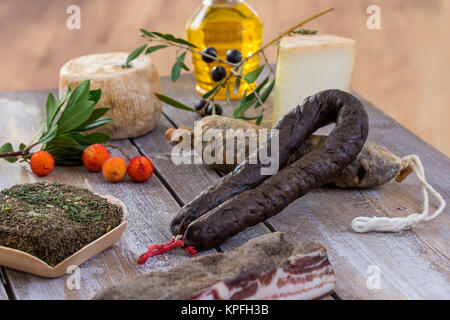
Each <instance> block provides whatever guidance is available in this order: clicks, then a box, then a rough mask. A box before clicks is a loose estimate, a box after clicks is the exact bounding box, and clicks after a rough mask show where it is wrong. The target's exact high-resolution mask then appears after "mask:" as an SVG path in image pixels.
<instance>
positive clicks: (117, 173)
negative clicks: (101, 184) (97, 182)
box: [82, 144, 154, 182]
mask: <svg viewBox="0 0 450 320" xmlns="http://www.w3.org/2000/svg"><path fill="white" fill-rule="evenodd" d="M82 160H83V164H84V166H85V167H86V168H87V169H88V170H89V171H93V172H100V171H102V173H103V176H104V177H105V178H106V179H107V180H109V181H111V182H119V181H121V180H123V178H125V176H126V175H127V173H128V175H129V176H130V178H131V179H133V180H134V181H136V182H144V181H147V180H148V179H150V177H151V176H152V175H153V171H154V169H153V163H152V161H151V160H150V159H149V158H147V157H144V156H137V157H134V158H133V159H131V160H130V163H129V164H128V167H127V163H126V161H125V160H124V159H123V158H121V157H111V155H110V153H109V151H108V149H106V147H105V146H103V145H101V144H93V145H91V146H89V147H87V148H86V150H84V152H83V157H82Z"/></svg>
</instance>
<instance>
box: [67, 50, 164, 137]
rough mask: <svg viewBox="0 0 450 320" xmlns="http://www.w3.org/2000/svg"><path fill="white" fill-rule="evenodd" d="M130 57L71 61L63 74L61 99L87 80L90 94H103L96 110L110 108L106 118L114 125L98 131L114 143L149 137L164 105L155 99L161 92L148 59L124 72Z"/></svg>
mask: <svg viewBox="0 0 450 320" xmlns="http://www.w3.org/2000/svg"><path fill="white" fill-rule="evenodd" d="M127 56H128V54H127V53H125V52H114V53H103V54H90V55H86V56H82V57H79V58H75V59H73V60H70V61H68V62H67V63H66V64H65V65H64V66H63V67H62V68H61V70H60V81H59V95H60V97H62V96H63V95H64V92H65V90H66V88H67V86H70V87H71V88H72V89H74V88H75V87H76V86H77V85H79V84H80V83H81V82H83V81H84V80H91V90H93V89H98V88H100V89H101V90H102V95H101V99H100V101H99V102H98V103H97V105H96V107H108V108H111V110H109V111H108V113H107V114H106V116H107V117H110V118H112V119H113V120H114V121H113V122H112V123H110V124H108V125H106V126H103V127H100V128H99V129H98V131H102V132H105V133H107V134H109V135H110V136H111V139H125V138H134V137H137V136H140V135H143V134H146V133H148V132H150V131H151V130H153V129H155V128H156V126H157V125H158V122H159V118H160V116H161V109H162V103H161V101H160V100H158V99H157V98H156V97H155V92H161V84H160V79H159V74H158V71H157V70H156V68H155V66H154V65H153V64H152V62H151V59H150V57H149V56H145V55H142V56H140V57H138V58H137V59H135V60H134V61H133V62H131V65H132V67H131V68H123V67H122V65H123V64H124V63H125V61H126V59H127Z"/></svg>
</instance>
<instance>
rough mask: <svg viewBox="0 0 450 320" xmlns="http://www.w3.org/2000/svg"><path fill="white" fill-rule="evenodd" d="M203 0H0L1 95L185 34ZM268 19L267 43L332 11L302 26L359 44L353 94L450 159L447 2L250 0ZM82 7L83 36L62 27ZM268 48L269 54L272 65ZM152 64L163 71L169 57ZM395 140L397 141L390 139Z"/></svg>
mask: <svg viewBox="0 0 450 320" xmlns="http://www.w3.org/2000/svg"><path fill="white" fill-rule="evenodd" d="M200 3H201V0H126V1H125V0H78V1H77V0H71V1H66V0H1V1H0V46H1V49H0V70H1V71H0V75H1V76H0V90H29V89H38V88H52V87H57V85H58V72H59V68H60V67H61V66H62V65H63V64H64V63H65V62H66V61H67V60H69V59H71V58H73V57H76V56H80V55H83V54H88V53H94V52H107V51H130V50H132V49H134V48H136V47H137V46H138V45H140V44H142V39H141V38H140V37H139V31H138V30H139V28H141V27H145V28H147V29H150V30H154V31H162V32H168V33H173V34H175V35H178V36H183V35H184V23H185V21H186V19H187V18H188V17H189V16H190V15H191V14H192V12H193V11H194V9H195V8H196V7H197V6H198V5H200ZM248 3H250V4H251V5H252V6H253V7H254V8H255V9H256V10H257V11H258V12H259V13H260V15H261V16H262V18H263V20H264V23H265V34H264V36H265V40H269V39H270V38H272V37H273V36H275V35H276V34H277V33H279V32H281V31H282V30H284V29H286V28H288V27H290V26H291V25H293V24H295V23H296V22H298V21H300V20H302V19H303V18H305V17H308V16H310V15H312V14H313V13H316V12H317V11H320V10H322V9H325V8H327V7H329V6H335V7H336V10H335V11H334V12H333V13H331V14H328V15H327V16H324V17H322V18H320V19H318V20H316V21H314V22H312V23H311V24H309V25H308V26H307V27H309V28H314V29H318V30H319V31H320V32H321V33H333V34H337V35H342V36H346V37H351V38H354V39H356V40H357V41H358V46H357V63H356V69H355V73H354V77H353V88H354V89H355V90H356V91H358V92H359V93H361V94H362V95H363V96H364V97H366V98H367V99H369V100H371V101H372V102H374V103H375V104H376V105H377V106H379V107H380V108H381V109H383V110H384V111H385V112H386V113H388V114H389V115H391V116H392V117H393V118H395V119H396V120H397V121H399V122H400V123H402V124H403V125H404V126H405V127H407V128H409V129H410V130H412V131H413V132H415V133H416V134H417V135H419V136H420V137H422V138H423V139H425V140H426V141H428V142H429V143H431V144H433V145H434V146H435V147H437V148H438V149H439V150H441V151H442V152H444V153H446V154H447V155H450V142H449V137H450V126H449V123H448V122H449V120H450V88H449V87H450V61H449V58H450V37H449V31H450V1H449V0H371V1H366V0H339V1H338V0H334V1H332V0H277V1H275V0H249V1H248ZM70 4H77V5H79V6H80V8H81V30H68V29H67V28H66V19H67V18H68V16H69V15H68V14H67V13H66V9H67V7H68V6H69V5H70ZM371 4H377V5H379V6H380V7H381V19H382V22H381V23H382V25H381V27H382V28H381V30H373V31H371V30H368V29H367V28H366V20H367V18H368V15H367V13H366V9H367V7H368V6H369V5H371ZM275 55H276V52H275V50H274V49H272V50H271V51H270V52H269V57H270V58H271V60H272V61H274V60H275ZM153 59H154V61H155V63H156V65H157V68H158V70H159V72H160V73H161V74H162V75H167V74H169V72H170V68H171V65H172V63H173V61H174V58H173V57H172V55H168V54H167V52H166V51H165V52H157V53H155V54H154V55H153ZM392 138H393V139H395V137H392Z"/></svg>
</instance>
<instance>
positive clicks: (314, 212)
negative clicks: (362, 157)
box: [164, 76, 450, 298]
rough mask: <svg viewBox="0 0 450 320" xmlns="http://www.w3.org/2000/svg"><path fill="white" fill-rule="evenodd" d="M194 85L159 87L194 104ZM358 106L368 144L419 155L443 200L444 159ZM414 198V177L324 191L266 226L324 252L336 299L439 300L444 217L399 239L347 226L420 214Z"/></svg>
mask: <svg viewBox="0 0 450 320" xmlns="http://www.w3.org/2000/svg"><path fill="white" fill-rule="evenodd" d="M193 86H194V84H193V82H192V80H189V76H185V77H184V78H182V79H180V80H179V82H178V83H176V84H175V85H172V84H170V83H165V85H164V88H165V92H166V93H167V94H169V95H171V96H174V97H175V98H179V99H182V100H183V101H184V102H185V103H187V104H188V105H193V103H194V102H195V100H197V99H198V97H197V96H196V95H195V93H194V91H193ZM169 88H174V89H173V90H172V89H169ZM365 103H366V105H367V110H368V112H369V116H370V119H371V130H370V131H371V133H370V140H372V141H374V142H377V143H379V144H381V145H383V146H386V147H388V148H389V149H390V150H391V151H392V152H394V153H397V154H399V155H405V154H408V153H416V154H418V155H419V156H420V157H421V158H422V159H423V161H424V163H425V168H426V170H427V172H428V177H429V181H430V182H431V183H432V184H433V185H435V186H436V187H437V188H438V189H439V191H441V192H442V194H443V196H444V197H445V198H448V193H449V190H450V188H449V187H448V181H449V179H448V174H449V170H448V168H449V167H450V163H449V160H448V158H447V157H445V156H444V155H442V154H441V153H439V152H438V151H436V150H435V149H434V148H432V147H431V146H429V145H428V144H426V143H425V142H423V141H422V140H420V139H419V138H417V137H415V136H414V135H413V134H411V133H410V132H409V131H407V130H406V129H404V128H402V127H401V126H400V125H398V124H397V123H396V122H395V121H393V120H392V119H390V118H389V117H387V116H386V115H384V114H383V113H382V112H381V111H379V110H378V109H376V108H375V107H373V106H372V105H371V104H369V103H368V102H367V101H366V102H365ZM165 112H166V114H168V116H169V117H170V118H171V119H175V120H174V122H175V123H176V124H177V125H186V126H190V125H191V124H192V122H193V119H194V118H195V117H196V115H195V114H190V113H187V112H185V113H181V112H179V111H178V110H176V109H168V108H165ZM225 114H229V110H226V112H225ZM393 141H398V142H393ZM441 179H442V181H441ZM443 181H444V183H443ZM421 201H422V199H421V192H420V185H419V183H418V182H417V181H415V180H414V178H413V177H410V178H408V179H407V180H406V181H405V182H404V183H402V184H397V183H395V182H391V183H389V184H387V185H385V186H382V187H379V188H376V189H372V190H339V189H331V188H323V189H319V190H316V191H313V192H311V193H310V194H308V195H306V196H305V197H303V198H302V199H299V200H297V201H296V202H294V203H293V204H291V206H289V207H288V208H287V209H286V210H285V211H284V212H283V213H281V214H279V215H278V216H276V217H274V218H272V219H270V220H269V221H268V223H269V224H270V225H271V226H272V227H273V228H274V229H276V230H279V231H284V232H285V233H286V234H287V236H288V237H289V238H290V239H291V240H292V241H301V240H314V241H319V242H321V243H322V244H324V245H325V246H326V247H327V248H328V252H329V255H330V260H331V262H332V263H333V265H334V266H335V269H336V273H337V276H338V290H337V294H338V295H339V296H340V297H343V298H439V297H441V298H442V297H444V298H445V297H448V296H449V294H450V285H449V277H448V267H449V263H448V254H447V252H448V237H449V236H448V234H447V233H446V230H447V228H446V226H447V225H448V218H447V217H446V216H445V212H444V213H443V215H442V216H441V217H439V218H438V219H436V220H435V221H433V222H431V223H430V224H428V225H426V226H418V227H416V228H415V229H414V230H413V231H408V232H403V233H399V234H380V233H377V234H375V233H374V234H364V235H360V234H355V233H353V232H352V231H351V230H350V228H349V224H350V222H351V220H352V219H353V218H354V217H356V216H359V215H366V216H373V215H386V214H388V215H392V216H396V215H397V216H398V215H406V214H409V213H411V212H413V211H417V210H420V209H421ZM397 208H401V209H403V208H405V209H403V210H397ZM446 211H448V210H446ZM370 265H378V266H379V268H380V270H381V281H382V282H381V288H380V290H369V289H368V288H367V286H366V280H367V277H368V276H369V275H368V274H366V270H367V267H368V266H370Z"/></svg>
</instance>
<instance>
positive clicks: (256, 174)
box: [170, 90, 361, 235]
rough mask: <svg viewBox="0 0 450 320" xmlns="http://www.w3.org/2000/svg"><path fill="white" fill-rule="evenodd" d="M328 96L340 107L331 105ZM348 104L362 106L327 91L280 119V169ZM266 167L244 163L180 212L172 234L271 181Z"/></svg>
mask: <svg viewBox="0 0 450 320" xmlns="http://www.w3.org/2000/svg"><path fill="white" fill-rule="evenodd" d="M328 96H330V99H331V98H332V99H334V102H336V103H334V104H329V103H328V100H329V98H328ZM330 101H331V100H330ZM344 101H345V103H347V104H358V105H361V103H360V102H359V100H358V99H356V98H355V97H354V96H352V95H351V94H349V93H346V92H344V91H340V90H325V91H322V92H319V93H317V94H315V95H313V96H311V97H308V98H306V99H305V100H304V101H303V104H301V105H299V106H297V107H296V108H294V109H292V111H291V112H289V113H288V114H286V115H285V116H283V117H282V118H280V120H279V121H278V122H277V123H276V125H275V127H274V129H278V130H279V141H280V145H279V166H280V168H282V167H284V165H285V164H286V162H287V160H288V159H289V157H290V156H291V155H292V154H293V153H294V152H295V151H296V150H297V149H298V148H299V147H300V145H301V144H302V143H303V142H304V141H305V140H306V138H307V137H309V136H310V135H311V134H313V133H314V131H316V130H317V129H319V128H320V127H323V126H325V125H327V124H329V123H331V122H334V121H336V117H337V113H338V111H339V110H340V108H341V107H342V104H343V103H344ZM338 102H339V103H338ZM344 120H345V119H344ZM269 143H270V142H269ZM262 167H263V165H262V164H261V163H257V164H249V163H243V164H241V165H239V166H237V167H236V169H235V170H234V171H233V172H230V173H229V174H227V175H226V176H224V177H222V178H221V179H220V180H218V181H217V182H216V183H215V184H213V185H211V186H209V187H208V188H207V189H205V190H204V191H203V192H202V193H200V194H199V195H198V196H197V197H196V198H195V199H194V200H192V201H191V202H190V203H188V204H186V205H185V206H184V207H183V208H181V209H180V210H179V211H178V213H177V215H176V216H175V217H174V219H173V220H172V222H171V226H170V229H171V231H172V233H173V234H174V235H178V234H183V233H184V232H185V230H186V228H187V227H188V225H189V224H190V223H191V222H193V221H194V220H195V219H197V218H199V217H201V216H202V215H204V214H205V213H207V212H208V211H210V210H212V209H214V208H216V207H217V206H219V205H220V204H221V203H223V202H225V201H226V200H228V199H230V198H232V197H234V196H236V195H238V194H241V193H242V192H244V191H246V190H250V189H252V188H254V187H256V186H257V185H259V184H261V183H262V182H263V181H264V180H265V179H267V178H269V176H267V175H261V174H260V170H261V168H262Z"/></svg>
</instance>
